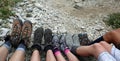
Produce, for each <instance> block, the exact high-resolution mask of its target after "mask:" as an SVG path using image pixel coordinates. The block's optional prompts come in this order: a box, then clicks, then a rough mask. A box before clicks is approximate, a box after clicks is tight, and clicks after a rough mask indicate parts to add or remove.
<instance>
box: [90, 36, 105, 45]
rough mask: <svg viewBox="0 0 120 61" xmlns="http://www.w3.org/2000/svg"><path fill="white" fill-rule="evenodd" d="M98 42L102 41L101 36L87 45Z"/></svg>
mask: <svg viewBox="0 0 120 61" xmlns="http://www.w3.org/2000/svg"><path fill="white" fill-rule="evenodd" d="M100 41H104V39H103V36H101V37H99V38H97V39H96V40H94V41H93V42H91V43H89V45H91V44H94V43H99V42H100Z"/></svg>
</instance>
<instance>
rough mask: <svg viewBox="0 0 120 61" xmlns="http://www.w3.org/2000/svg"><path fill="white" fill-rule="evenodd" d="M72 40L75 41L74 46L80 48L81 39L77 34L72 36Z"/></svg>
mask: <svg viewBox="0 0 120 61" xmlns="http://www.w3.org/2000/svg"><path fill="white" fill-rule="evenodd" d="M72 39H73V46H80V42H79V37H78V35H77V34H74V35H73V36H72Z"/></svg>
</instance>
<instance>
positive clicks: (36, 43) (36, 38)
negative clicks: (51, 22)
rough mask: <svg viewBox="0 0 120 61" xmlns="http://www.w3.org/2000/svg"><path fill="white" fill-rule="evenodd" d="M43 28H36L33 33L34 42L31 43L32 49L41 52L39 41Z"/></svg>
mask: <svg viewBox="0 0 120 61" xmlns="http://www.w3.org/2000/svg"><path fill="white" fill-rule="evenodd" d="M43 33H44V31H43V28H42V27H40V28H37V29H36V30H35V32H34V41H33V45H32V47H31V48H32V49H38V50H39V51H41V50H42V48H41V41H42V37H43Z"/></svg>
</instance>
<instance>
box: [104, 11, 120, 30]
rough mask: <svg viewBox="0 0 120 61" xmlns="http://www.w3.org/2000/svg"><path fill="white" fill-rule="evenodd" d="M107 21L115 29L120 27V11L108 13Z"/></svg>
mask: <svg viewBox="0 0 120 61" xmlns="http://www.w3.org/2000/svg"><path fill="white" fill-rule="evenodd" d="M105 22H106V23H107V24H108V25H109V26H112V28H113V29H116V28H120V13H113V14H110V15H108V18H107V20H106V21H105Z"/></svg>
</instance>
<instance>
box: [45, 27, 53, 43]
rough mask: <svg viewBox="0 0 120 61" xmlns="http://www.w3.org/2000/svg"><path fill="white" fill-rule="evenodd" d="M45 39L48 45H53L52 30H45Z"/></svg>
mask: <svg viewBox="0 0 120 61" xmlns="http://www.w3.org/2000/svg"><path fill="white" fill-rule="evenodd" d="M44 39H45V44H46V45H50V44H52V30H51V29H45V33H44Z"/></svg>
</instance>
